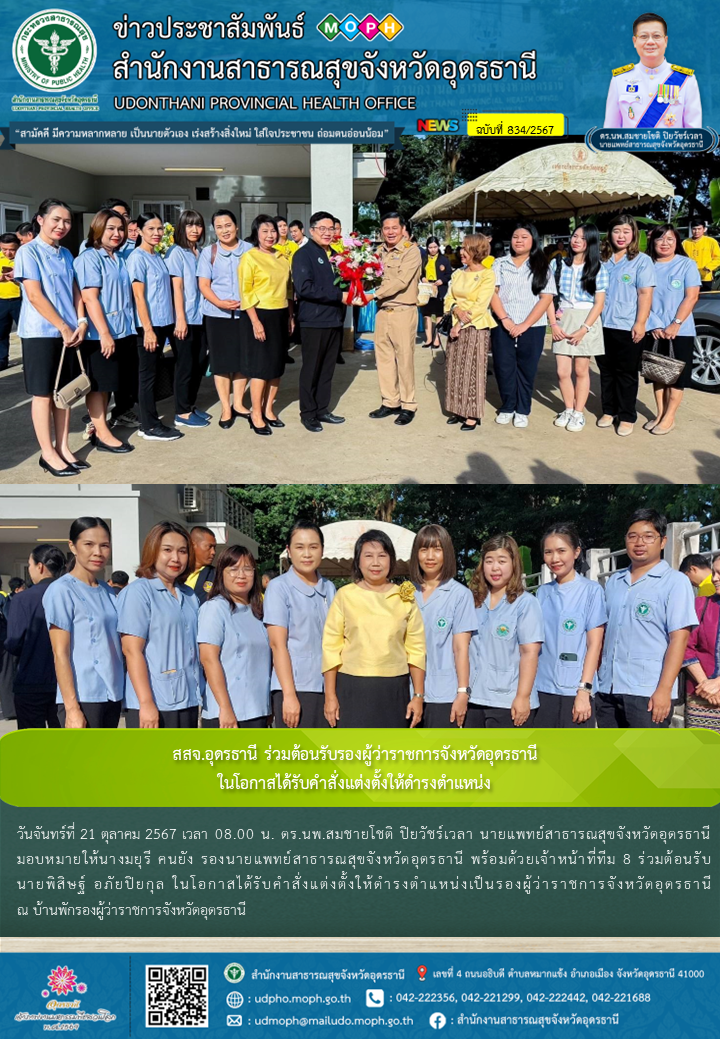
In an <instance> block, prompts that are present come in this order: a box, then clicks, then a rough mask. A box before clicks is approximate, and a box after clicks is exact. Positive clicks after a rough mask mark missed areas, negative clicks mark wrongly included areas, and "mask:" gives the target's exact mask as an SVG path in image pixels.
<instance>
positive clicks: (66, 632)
mask: <svg viewBox="0 0 720 1040" xmlns="http://www.w3.org/2000/svg"><path fill="white" fill-rule="evenodd" d="M69 545H70V552H71V553H72V556H73V559H72V563H71V567H70V571H69V573H67V574H64V575H63V576H62V577H61V578H58V579H57V580H56V581H53V582H51V584H50V585H48V589H47V592H46V593H45V595H44V596H43V601H42V603H43V610H44V612H45V620H46V622H47V626H48V630H49V632H50V643H51V644H52V649H53V657H54V659H55V673H56V675H57V682H58V692H57V703H58V705H60V707H59V708H58V718H59V719H60V725H61V726H64V727H65V728H66V729H85V728H86V727H89V728H91V729H115V728H116V727H117V724H118V721H119V719H120V708H121V706H122V698H123V683H124V675H123V663H122V650H121V649H120V637H119V636H118V631H117V606H116V603H117V601H116V599H115V596H114V595H113V593H112V590H111V589H110V587H109V586H108V585H106V584H105V582H104V581H103V580H102V574H103V573H104V571H105V567H106V566H107V564H108V562H109V560H110V530H109V528H108V526H107V524H106V523H105V521H104V520H102V519H101V518H100V517H97V516H81V517H79V518H78V519H77V520H75V521H74V523H73V525H72V527H71V528H70V536H69Z"/></svg>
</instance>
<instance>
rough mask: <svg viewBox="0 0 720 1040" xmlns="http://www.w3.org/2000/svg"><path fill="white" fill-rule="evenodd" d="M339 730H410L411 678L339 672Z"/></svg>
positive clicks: (407, 676) (406, 676)
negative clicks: (408, 708)
mask: <svg viewBox="0 0 720 1040" xmlns="http://www.w3.org/2000/svg"><path fill="white" fill-rule="evenodd" d="M337 699H338V703H339V705H340V720H339V722H338V724H337V728H338V729H361V728H363V727H368V728H369V729H407V728H408V726H409V725H410V721H409V720H408V719H407V718H406V717H405V716H406V714H407V707H408V704H409V702H410V676H409V675H393V676H384V675H383V676H379V675H372V676H367V675H347V674H346V673H345V672H338V677H337Z"/></svg>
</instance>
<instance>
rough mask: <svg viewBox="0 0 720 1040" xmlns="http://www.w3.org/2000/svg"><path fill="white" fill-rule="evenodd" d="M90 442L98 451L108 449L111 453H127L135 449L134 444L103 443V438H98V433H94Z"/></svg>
mask: <svg viewBox="0 0 720 1040" xmlns="http://www.w3.org/2000/svg"><path fill="white" fill-rule="evenodd" d="M90 443H91V444H92V446H93V448H97V450H98V451H107V452H109V453H110V454H111V455H127V454H128V452H130V451H135V445H134V444H117V445H112V444H103V442H102V441H101V440H98V436H97V434H96V433H94V434H93V435H92V437H91V438H90Z"/></svg>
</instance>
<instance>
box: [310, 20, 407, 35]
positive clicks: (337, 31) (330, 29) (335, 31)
mask: <svg viewBox="0 0 720 1040" xmlns="http://www.w3.org/2000/svg"><path fill="white" fill-rule="evenodd" d="M404 28H405V27H404V25H403V24H402V22H399V21H398V20H397V18H396V17H395V16H394V15H392V14H386V15H385V17H384V18H376V17H375V15H373V14H366V15H365V17H364V18H356V17H355V15H354V14H346V15H345V17H344V18H338V17H337V16H336V15H334V14H328V15H326V16H325V17H324V18H323V19H322V21H321V22H319V23H318V26H317V30H318V32H320V33H322V34H323V36H324V37H325V38H326V39H328V40H330V41H331V42H332V41H333V40H336V39H337V38H338V37H339V36H344V37H345V39H346V40H354V39H355V37H356V36H364V37H365V39H366V40H374V39H375V37H376V36H378V35H380V36H384V37H385V39H386V40H388V41H389V40H394V39H395V37H396V36H397V35H398V34H399V33H401V32H402V31H403V29H404ZM381 42H382V41H381Z"/></svg>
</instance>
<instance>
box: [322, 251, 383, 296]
mask: <svg viewBox="0 0 720 1040" xmlns="http://www.w3.org/2000/svg"><path fill="white" fill-rule="evenodd" d="M342 242H343V248H342V250H340V251H338V252H337V253H335V254H333V256H331V257H330V263H331V264H332V265H333V267H334V268H335V285H339V286H340V288H341V289H343V290H345V291H346V292H347V294H348V303H352V302H353V301H354V300H359V302H360V303H361V305H362V306H363V307H364V306H365V304H366V303H368V302H369V300H368V297H367V296H366V294H365V290H366V289H373V288H375V286H376V285H379V284H380V279H381V278H382V273H383V265H382V261H381V260H380V256H379V254H378V253H376V252H375V250H374V249H373V245H372V242H371V241H370V239H369V238H362V237H361V236H360V235H358V234H357V232H352V233H351V234H350V235H349V236H348V237H347V238H343V240H342Z"/></svg>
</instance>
